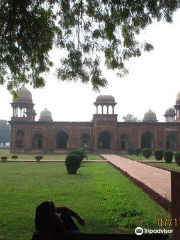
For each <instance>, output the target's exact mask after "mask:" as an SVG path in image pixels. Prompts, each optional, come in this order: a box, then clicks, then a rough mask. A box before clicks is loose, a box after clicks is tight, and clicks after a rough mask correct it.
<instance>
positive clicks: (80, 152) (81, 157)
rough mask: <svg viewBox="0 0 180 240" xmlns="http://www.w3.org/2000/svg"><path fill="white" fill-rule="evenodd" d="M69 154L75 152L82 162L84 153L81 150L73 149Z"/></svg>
mask: <svg viewBox="0 0 180 240" xmlns="http://www.w3.org/2000/svg"><path fill="white" fill-rule="evenodd" d="M70 154H77V155H79V156H80V159H81V162H82V160H83V159H84V157H85V153H84V152H83V151H79V150H74V151H72V152H70Z"/></svg>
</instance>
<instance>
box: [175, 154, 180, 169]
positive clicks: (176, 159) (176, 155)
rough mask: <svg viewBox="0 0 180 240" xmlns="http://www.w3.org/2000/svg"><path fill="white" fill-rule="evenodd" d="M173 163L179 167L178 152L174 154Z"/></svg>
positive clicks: (179, 158)
mask: <svg viewBox="0 0 180 240" xmlns="http://www.w3.org/2000/svg"><path fill="white" fill-rule="evenodd" d="M174 158H175V161H176V163H177V165H178V166H180V152H177V153H175V154H174Z"/></svg>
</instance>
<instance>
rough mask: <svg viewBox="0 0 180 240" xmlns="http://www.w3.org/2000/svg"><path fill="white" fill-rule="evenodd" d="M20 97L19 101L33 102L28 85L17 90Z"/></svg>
mask: <svg viewBox="0 0 180 240" xmlns="http://www.w3.org/2000/svg"><path fill="white" fill-rule="evenodd" d="M17 95H18V99H17V102H26V103H32V94H31V92H30V91H29V90H28V89H27V88H26V87H24V86H23V87H21V88H20V89H19V90H18V91H17Z"/></svg>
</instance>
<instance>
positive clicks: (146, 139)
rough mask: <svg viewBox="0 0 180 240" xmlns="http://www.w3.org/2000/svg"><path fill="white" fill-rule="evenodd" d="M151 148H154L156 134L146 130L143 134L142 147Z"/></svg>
mask: <svg viewBox="0 0 180 240" xmlns="http://www.w3.org/2000/svg"><path fill="white" fill-rule="evenodd" d="M143 148H151V149H154V134H152V133H151V132H149V131H148V132H145V133H143V134H142V136H141V149H143Z"/></svg>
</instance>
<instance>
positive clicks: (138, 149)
mask: <svg viewBox="0 0 180 240" xmlns="http://www.w3.org/2000/svg"><path fill="white" fill-rule="evenodd" d="M140 153H141V149H140V148H135V149H134V154H135V155H136V156H138V155H139V154H140Z"/></svg>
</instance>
